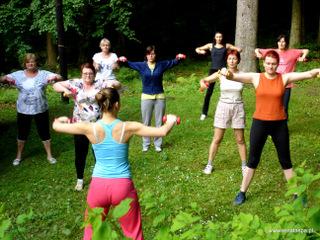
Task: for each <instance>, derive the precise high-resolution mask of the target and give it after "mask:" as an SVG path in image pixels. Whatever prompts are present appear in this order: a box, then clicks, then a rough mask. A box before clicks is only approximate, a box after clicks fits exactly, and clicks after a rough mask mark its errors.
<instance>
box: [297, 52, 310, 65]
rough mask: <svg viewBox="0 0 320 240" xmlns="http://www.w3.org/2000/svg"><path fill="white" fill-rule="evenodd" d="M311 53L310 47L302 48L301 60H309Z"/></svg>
mask: <svg viewBox="0 0 320 240" xmlns="http://www.w3.org/2000/svg"><path fill="white" fill-rule="evenodd" d="M308 53H309V49H302V55H301V57H299V58H298V61H299V62H304V61H306V60H307V55H308Z"/></svg>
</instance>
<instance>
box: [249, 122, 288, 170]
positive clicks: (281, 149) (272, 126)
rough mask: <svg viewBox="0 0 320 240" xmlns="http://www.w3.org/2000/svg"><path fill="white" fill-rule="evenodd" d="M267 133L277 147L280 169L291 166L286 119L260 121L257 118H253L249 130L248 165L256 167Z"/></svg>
mask: <svg viewBox="0 0 320 240" xmlns="http://www.w3.org/2000/svg"><path fill="white" fill-rule="evenodd" d="M268 135H270V136H271V137H272V141H273V143H274V145H275V147H276V149H277V153H278V158H279V162H280V164H281V167H282V169H283V170H286V169H290V168H292V163H291V158H290V147H289V130H288V125H287V121H286V120H281V121H261V120H257V119H253V121H252V126H251V130H250V150H249V161H248V167H249V168H253V169H256V168H257V166H258V164H259V162H260V158H261V153H262V149H263V147H264V144H265V142H266V140H267V137H268Z"/></svg>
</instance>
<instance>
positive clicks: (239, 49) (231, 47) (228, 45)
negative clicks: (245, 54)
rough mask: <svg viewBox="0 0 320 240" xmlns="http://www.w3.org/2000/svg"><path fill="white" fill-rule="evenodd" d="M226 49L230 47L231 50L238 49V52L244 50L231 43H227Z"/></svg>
mask: <svg viewBox="0 0 320 240" xmlns="http://www.w3.org/2000/svg"><path fill="white" fill-rule="evenodd" d="M226 49H230V50H237V51H238V52H242V48H240V47H236V46H234V45H232V44H230V43H227V44H226Z"/></svg>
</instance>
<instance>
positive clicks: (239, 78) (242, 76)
mask: <svg viewBox="0 0 320 240" xmlns="http://www.w3.org/2000/svg"><path fill="white" fill-rule="evenodd" d="M220 74H221V75H223V76H225V77H226V78H227V79H229V80H233V81H236V82H242V83H251V84H253V86H254V87H255V88H257V87H258V85H259V73H253V72H248V73H232V72H230V71H228V70H227V69H226V68H222V69H221V70H220Z"/></svg>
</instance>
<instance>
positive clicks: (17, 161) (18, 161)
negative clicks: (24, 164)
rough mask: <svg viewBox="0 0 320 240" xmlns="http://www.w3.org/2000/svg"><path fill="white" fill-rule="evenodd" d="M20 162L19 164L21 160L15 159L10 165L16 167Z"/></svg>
mask: <svg viewBox="0 0 320 240" xmlns="http://www.w3.org/2000/svg"><path fill="white" fill-rule="evenodd" d="M20 162H21V159H19V158H16V159H15V160H13V162H12V165H13V166H18V165H19V164H20Z"/></svg>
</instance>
